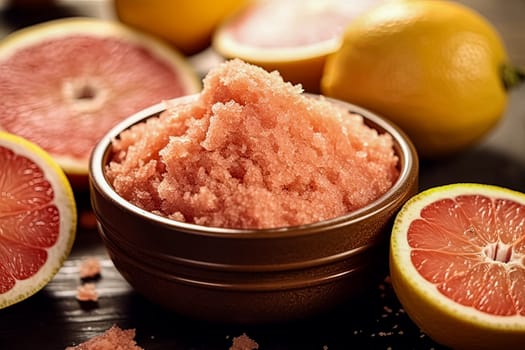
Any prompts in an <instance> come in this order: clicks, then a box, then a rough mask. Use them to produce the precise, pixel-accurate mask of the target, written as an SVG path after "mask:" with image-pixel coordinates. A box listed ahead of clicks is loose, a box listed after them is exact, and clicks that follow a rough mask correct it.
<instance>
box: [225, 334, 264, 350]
mask: <svg viewBox="0 0 525 350" xmlns="http://www.w3.org/2000/svg"><path fill="white" fill-rule="evenodd" d="M257 349H259V344H257V342H256V341H255V340H253V339H252V338H250V337H249V336H247V335H246V333H243V334H241V335H240V336H238V337H234V338H233V342H232V346H230V349H229V350H257Z"/></svg>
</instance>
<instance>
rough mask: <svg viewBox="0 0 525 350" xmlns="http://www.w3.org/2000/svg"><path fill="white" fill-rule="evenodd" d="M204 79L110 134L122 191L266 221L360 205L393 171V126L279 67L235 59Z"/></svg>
mask: <svg viewBox="0 0 525 350" xmlns="http://www.w3.org/2000/svg"><path fill="white" fill-rule="evenodd" d="M203 83H204V84H203V85H204V88H203V90H202V92H201V93H200V94H199V95H198V96H197V97H196V99H195V100H194V101H192V102H189V103H185V104H181V103H173V102H172V103H171V104H169V103H168V106H167V110H166V111H165V112H163V113H162V114H161V115H160V116H159V117H155V118H150V119H148V120H147V121H146V122H143V123H141V124H138V125H135V126H133V127H132V128H130V129H129V130H126V131H125V132H123V133H122V134H121V135H120V138H118V139H115V140H114V142H113V150H114V154H113V158H112V161H111V162H110V164H109V165H108V166H107V169H106V175H107V178H108V179H109V180H110V182H111V183H112V184H113V186H114V188H115V190H116V191H117V192H118V193H119V194H120V195H121V196H122V197H123V198H125V199H126V200H128V201H130V202H132V203H133V204H135V205H137V206H138V207H140V208H143V209H145V210H148V211H151V212H153V213H156V214H159V215H163V216H166V217H169V218H172V219H175V220H180V221H184V222H189V223H196V224H200V225H206V226H218V227H229V228H272V227H284V226H293V225H300V224H306V223H312V222H316V221H320V220H325V219H328V218H333V217H336V216H340V215H342V214H346V213H348V212H350V211H353V210H355V209H358V208H360V207H362V206H364V205H366V204H368V203H370V202H371V201H373V200H375V199H376V198H378V197H379V196H381V195H382V194H383V193H385V192H386V191H387V190H388V189H389V188H390V187H391V186H392V185H393V183H394V182H395V180H396V179H397V177H398V175H399V174H398V170H397V163H398V159H397V157H396V155H395V153H394V149H393V141H392V138H391V136H390V135H388V134H378V132H377V131H376V130H374V129H371V128H369V127H368V126H366V125H365V124H364V123H363V118H362V117H361V116H359V115H355V114H351V113H348V112H347V111H346V110H344V109H342V108H341V107H340V106H336V105H335V104H333V103H330V102H328V101H327V100H325V99H323V98H320V99H318V98H312V97H308V96H307V95H304V94H302V90H301V88H300V86H293V85H291V84H290V83H286V82H284V81H283V80H282V78H281V76H280V75H279V74H278V73H277V72H273V73H268V72H266V71H264V70H263V69H261V68H259V67H256V66H253V65H249V64H247V63H244V62H242V61H240V60H237V59H235V60H231V61H227V62H225V63H223V64H221V65H219V66H218V67H217V68H215V69H213V70H211V71H210V72H209V74H208V75H207V76H206V77H205V79H204V81H203Z"/></svg>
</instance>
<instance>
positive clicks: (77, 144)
mask: <svg viewBox="0 0 525 350" xmlns="http://www.w3.org/2000/svg"><path fill="white" fill-rule="evenodd" d="M0 90H1V91H2V99H1V100H0V130H2V129H3V130H4V131H8V132H10V133H13V134H16V135H19V136H22V137H24V138H26V139H28V140H30V141H32V142H34V143H36V144H38V145H39V146H41V147H42V148H44V149H45V150H46V151H47V152H48V153H49V154H51V155H52V156H53V157H54V158H55V160H56V161H57V162H58V163H59V164H60V166H61V167H62V168H63V170H64V171H65V172H66V174H67V175H68V176H70V180H71V181H72V184H73V185H74V186H75V185H77V184H79V183H83V184H84V185H86V184H87V173H88V158H89V155H90V153H91V150H92V148H93V147H94V145H95V144H96V142H97V141H98V140H99V139H100V138H101V137H102V136H103V135H104V134H105V133H106V132H107V131H108V130H109V129H111V127H113V126H114V125H115V124H116V123H117V122H118V121H120V120H121V119H123V118H125V117H127V116H130V115H132V114H133V113H135V112H136V111H138V110H141V109H143V108H145V107H147V106H149V105H152V104H156V103H158V102H160V101H161V100H163V99H171V98H173V97H177V96H182V95H186V94H191V93H195V92H198V91H199V90H200V79H199V78H198V76H197V74H196V73H195V72H194V71H193V69H192V68H191V67H190V66H189V63H187V61H186V60H185V58H184V57H183V56H182V55H181V54H180V53H179V52H177V51H174V49H172V48H170V47H168V46H167V45H166V44H164V43H162V42H161V41H159V40H158V39H155V38H153V37H150V36H148V35H144V34H142V33H139V32H137V31H134V30H132V29H130V28H128V27H126V26H124V25H123V24H119V23H118V22H114V21H110V20H102V19H96V18H67V19H60V20H54V21H49V22H45V23H41V24H37V25H34V26H31V27H27V28H24V29H21V30H19V31H16V32H14V33H12V34H10V35H9V36H7V37H6V38H5V39H3V40H2V42H1V43H0Z"/></svg>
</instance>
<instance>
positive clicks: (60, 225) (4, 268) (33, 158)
mask: <svg viewBox="0 0 525 350" xmlns="http://www.w3.org/2000/svg"><path fill="white" fill-rule="evenodd" d="M0 168H1V169H2V171H1V172H0V309H1V308H5V307H7V306H9V305H12V304H15V303H17V302H19V301H21V300H24V299H26V298H28V297H29V296H31V295H33V294H34V293H36V292H37V291H39V290H40V289H42V288H43V287H44V286H45V285H46V284H47V283H48V282H49V281H50V280H51V279H52V278H53V277H54V275H55V274H56V273H57V272H58V270H59V269H60V267H62V264H63V262H64V260H65V259H66V258H67V256H68V255H69V252H70V251H71V247H72V245H73V242H74V239H75V234H76V222H77V221H76V220H77V216H76V206H75V199H74V197H73V190H72V188H71V185H70V183H69V181H68V179H67V177H66V176H65V174H64V172H63V171H62V169H61V168H60V166H59V165H58V164H57V163H56V162H55V160H54V159H53V158H52V157H51V156H50V155H49V154H48V153H47V152H46V151H44V150H43V149H42V148H40V147H38V146H37V145H35V144H34V143H32V142H29V141H27V140H26V139H24V138H21V137H19V136H16V135H12V134H9V133H5V132H0Z"/></svg>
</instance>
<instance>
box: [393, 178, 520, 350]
mask: <svg viewBox="0 0 525 350" xmlns="http://www.w3.org/2000/svg"><path fill="white" fill-rule="evenodd" d="M468 194H479V195H484V196H487V197H491V198H502V199H509V200H512V201H515V202H518V203H520V204H523V205H525V194H523V193H520V192H517V191H514V190H510V189H506V188H502V187H498V186H493V185H484V184H470V183H458V184H451V185H444V186H439V187H434V188H431V189H428V190H426V191H423V192H421V193H419V194H418V195H416V196H414V197H412V198H411V199H410V200H408V201H407V202H406V203H405V205H404V206H403V207H402V209H401V210H400V212H399V213H398V214H397V216H396V219H395V222H394V225H393V229H392V236H391V242H390V275H391V280H392V286H393V288H394V291H395V293H396V295H397V297H398V299H399V301H400V303H401V304H402V305H403V307H404V309H405V310H406V312H407V314H408V315H409V317H410V318H411V319H412V320H413V321H414V323H416V324H417V325H418V326H419V327H420V328H421V329H422V330H423V331H424V332H425V333H427V334H428V335H429V336H430V337H431V338H433V339H434V340H435V341H437V342H438V343H441V344H444V345H447V346H450V347H452V348H457V349H499V348H501V349H505V348H519V347H521V346H523V341H524V339H525V317H524V316H519V315H514V316H495V315H489V314H486V313H484V312H481V311H478V310H476V309H474V308H472V307H468V306H464V305H461V304H459V303H457V302H455V301H452V300H450V299H449V298H447V297H445V296H444V295H443V294H441V293H440V292H439V291H438V290H437V288H435V286H434V285H433V284H432V283H430V282H428V281H427V280H425V279H424V278H423V277H422V276H421V275H420V273H419V272H418V271H417V270H416V268H415V267H414V265H413V263H412V262H411V259H410V251H411V248H410V247H409V244H408V241H407V229H408V226H409V225H410V223H411V222H412V221H414V220H415V219H417V218H419V213H420V212H421V209H423V208H424V207H425V206H427V205H429V204H430V203H433V202H435V201H436V200H439V199H443V198H452V197H456V196H458V195H468ZM522 261H525V259H523V260H522ZM524 268H525V266H524ZM524 293H525V291H524Z"/></svg>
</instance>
